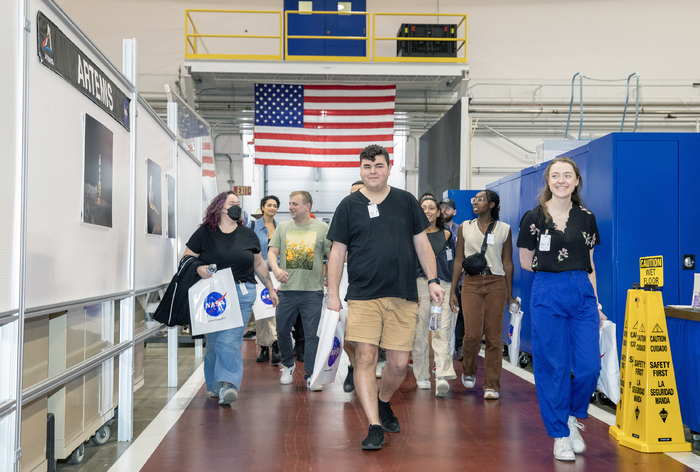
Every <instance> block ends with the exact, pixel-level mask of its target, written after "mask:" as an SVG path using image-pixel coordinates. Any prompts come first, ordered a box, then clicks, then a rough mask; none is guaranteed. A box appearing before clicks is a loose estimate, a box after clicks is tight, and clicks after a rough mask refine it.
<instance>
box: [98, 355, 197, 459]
mask: <svg viewBox="0 0 700 472" xmlns="http://www.w3.org/2000/svg"><path fill="white" fill-rule="evenodd" d="M203 383H204V364H202V365H200V366H199V367H198V368H197V370H195V371H194V373H193V374H192V376H191V377H190V378H189V379H188V380H187V382H185V384H184V385H183V386H182V387H181V388H180V390H178V391H177V393H176V394H175V396H174V397H173V398H172V399H171V400H170V401H169V402H168V404H167V405H166V406H165V408H163V409H162V410H161V411H160V413H158V416H156V417H155V419H154V420H153V421H152V422H151V424H149V425H148V426H147V427H146V429H145V430H144V431H143V432H142V433H141V434H140V435H139V437H138V438H137V439H136V440H135V441H134V442H133V443H132V444H131V446H129V448H128V449H127V450H126V451H125V452H124V454H122V455H121V457H120V458H119V459H118V460H117V462H115V463H114V465H112V467H111V468H110V469H109V471H108V472H132V471H135V470H141V468H142V467H143V466H144V464H146V461H148V459H149V458H150V457H151V455H152V454H153V451H155V450H156V448H157V447H158V445H159V444H160V442H161V441H162V440H163V438H164V437H165V435H166V434H168V431H170V429H171V428H172V427H173V426H174V425H175V423H176V422H177V420H178V419H179V418H180V416H181V415H182V413H183V412H184V411H185V408H187V406H188V405H189V404H190V402H191V401H192V399H193V398H194V396H195V395H196V394H197V392H198V391H199V389H200V388H201V386H202V384H203Z"/></svg>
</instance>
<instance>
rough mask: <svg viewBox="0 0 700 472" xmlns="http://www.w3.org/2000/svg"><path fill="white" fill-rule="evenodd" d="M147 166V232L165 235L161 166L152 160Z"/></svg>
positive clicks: (147, 161)
mask: <svg viewBox="0 0 700 472" xmlns="http://www.w3.org/2000/svg"><path fill="white" fill-rule="evenodd" d="M146 166H147V168H146V176H147V178H146V181H147V182H148V193H147V194H146V195H147V196H148V198H147V202H146V205H147V207H146V232H147V233H148V234H163V204H162V203H163V202H162V200H163V194H162V190H161V188H162V187H161V184H160V179H161V173H160V166H159V165H158V164H156V163H155V162H153V161H152V160H150V159H147V160H146Z"/></svg>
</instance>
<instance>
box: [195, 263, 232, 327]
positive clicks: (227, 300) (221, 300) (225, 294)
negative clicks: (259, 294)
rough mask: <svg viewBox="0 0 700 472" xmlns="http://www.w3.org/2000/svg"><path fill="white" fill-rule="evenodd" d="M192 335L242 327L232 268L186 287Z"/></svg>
mask: <svg viewBox="0 0 700 472" xmlns="http://www.w3.org/2000/svg"><path fill="white" fill-rule="evenodd" d="M188 293H189V298H190V325H191V328H192V334H193V335H194V336H198V335H200V334H207V333H214V332H216V331H224V330H227V329H231V328H238V327H239V326H243V317H242V316H241V307H240V305H239V304H238V292H237V291H236V283H235V282H234V281H233V274H232V273H231V269H223V270H220V271H218V272H216V273H215V274H214V275H212V276H211V277H210V278H208V279H202V280H200V281H199V282H197V283H196V284H194V285H193V286H192V287H190V290H189V292H188Z"/></svg>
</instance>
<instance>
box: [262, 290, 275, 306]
mask: <svg viewBox="0 0 700 472" xmlns="http://www.w3.org/2000/svg"><path fill="white" fill-rule="evenodd" d="M260 300H262V302H263V303H264V304H265V305H269V306H272V300H270V291H269V290H268V289H267V288H264V289H262V291H261V292H260Z"/></svg>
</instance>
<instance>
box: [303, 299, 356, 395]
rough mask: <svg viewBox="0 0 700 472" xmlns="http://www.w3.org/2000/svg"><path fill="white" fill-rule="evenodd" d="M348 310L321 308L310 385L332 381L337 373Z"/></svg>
mask: <svg viewBox="0 0 700 472" xmlns="http://www.w3.org/2000/svg"><path fill="white" fill-rule="evenodd" d="M347 316H348V310H346V309H342V310H340V312H337V311H330V310H327V309H325V306H324V310H323V315H321V321H320V322H319V327H320V330H319V332H320V335H319V337H318V349H317V350H316V361H315V363H314V373H313V375H312V376H311V386H312V387H314V386H316V385H323V384H329V383H332V382H333V381H334V380H335V375H336V374H337V373H338V366H339V365H340V357H341V356H342V354H343V340H344V339H345V320H346V319H347Z"/></svg>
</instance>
